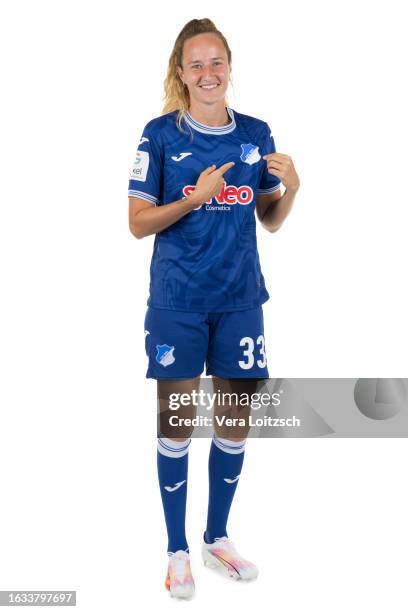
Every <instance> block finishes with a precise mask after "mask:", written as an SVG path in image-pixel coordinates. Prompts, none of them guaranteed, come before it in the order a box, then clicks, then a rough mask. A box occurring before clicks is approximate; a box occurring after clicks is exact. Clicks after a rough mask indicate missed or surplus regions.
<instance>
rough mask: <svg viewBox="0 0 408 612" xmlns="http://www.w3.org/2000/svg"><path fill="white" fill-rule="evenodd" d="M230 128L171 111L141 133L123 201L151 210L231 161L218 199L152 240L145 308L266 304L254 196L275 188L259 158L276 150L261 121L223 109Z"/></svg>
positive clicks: (216, 308)
mask: <svg viewBox="0 0 408 612" xmlns="http://www.w3.org/2000/svg"><path fill="white" fill-rule="evenodd" d="M227 111H228V114H229V116H230V119H231V122H230V123H229V124H228V125H225V126H221V127H209V126H206V125H204V124H202V123H199V122H197V121H196V120H194V119H193V117H192V116H191V115H190V114H189V113H186V115H185V118H184V119H183V121H182V129H183V132H181V131H180V129H179V128H178V127H177V125H176V118H177V111H174V112H171V113H167V114H165V115H162V116H160V117H157V118H155V119H153V120H152V121H150V122H149V123H148V124H147V125H146V127H145V129H144V130H143V134H142V137H141V139H140V143H139V145H138V151H137V153H136V156H135V161H134V163H133V167H132V169H131V173H130V179H129V190H128V194H129V196H134V197H136V198H141V199H143V200H147V201H148V202H151V203H152V204H154V205H155V206H165V205H166V204H169V203H171V202H175V201H176V200H181V199H183V198H185V197H187V196H188V194H189V193H191V191H193V190H194V187H195V185H196V182H197V180H198V177H199V175H200V173H201V172H202V171H203V170H205V169H206V168H208V167H209V166H211V165H212V164H215V165H216V167H217V168H219V167H220V166H221V165H222V164H224V163H226V162H230V161H233V162H235V166H233V167H232V168H230V169H229V170H228V171H227V172H225V173H224V184H223V187H222V189H221V191H220V193H219V194H217V195H216V196H215V197H213V198H212V199H211V200H209V201H208V202H205V203H204V204H202V205H201V206H198V207H197V208H196V209H194V210H192V211H191V212H189V213H188V214H187V215H185V216H184V217H182V218H181V219H179V220H178V221H177V222H176V223H173V224H172V225H170V226H169V227H167V228H166V229H164V230H162V231H161V232H158V233H157V234H156V236H155V241H154V248H153V256H152V260H151V264H150V294H149V298H148V300H147V305H148V306H152V307H154V308H165V309H171V310H182V311H189V312H230V311H234V310H247V309H250V308H255V307H256V306H259V305H261V304H263V303H264V302H266V300H268V299H269V294H268V291H267V289H266V287H265V281H264V277H263V274H262V272H261V267H260V263H259V255H258V249H257V242H256V221H255V204H256V196H257V194H267V193H272V192H273V191H276V190H277V189H279V188H280V179H279V178H278V177H276V176H274V175H272V174H269V173H268V170H267V165H266V161H265V160H263V159H262V156H263V155H265V154H267V153H274V152H275V143H274V139H273V136H272V133H271V130H270V128H269V126H268V124H267V123H265V122H264V121H261V120H259V119H255V118H254V117H250V116H248V115H243V114H241V113H238V112H236V111H234V110H233V109H232V108H230V107H227Z"/></svg>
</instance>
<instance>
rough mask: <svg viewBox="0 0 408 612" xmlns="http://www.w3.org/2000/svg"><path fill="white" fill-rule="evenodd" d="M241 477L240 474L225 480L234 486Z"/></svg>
mask: <svg viewBox="0 0 408 612" xmlns="http://www.w3.org/2000/svg"><path fill="white" fill-rule="evenodd" d="M240 476H241V474H238V476H235V478H224V480H225V482H227V483H228V484H233V483H234V482H237V480H238V478H239V477H240Z"/></svg>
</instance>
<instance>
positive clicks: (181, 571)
mask: <svg viewBox="0 0 408 612" xmlns="http://www.w3.org/2000/svg"><path fill="white" fill-rule="evenodd" d="M167 554H168V556H169V557H170V563H171V567H172V569H173V571H174V574H175V576H176V578H177V579H178V580H179V581H180V582H183V581H184V578H185V575H186V571H185V570H186V563H187V561H188V555H187V553H186V552H184V551H181V552H179V551H177V552H175V553H173V552H169V553H167Z"/></svg>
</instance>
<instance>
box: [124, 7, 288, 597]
mask: <svg viewBox="0 0 408 612" xmlns="http://www.w3.org/2000/svg"><path fill="white" fill-rule="evenodd" d="M230 74H231V51H230V48H229V46H228V43H227V41H226V39H225V37H224V36H223V34H222V33H221V32H219V31H218V30H217V28H216V27H215V25H214V23H213V22H212V21H210V20H209V19H194V20H192V21H190V22H189V23H187V24H186V25H185V26H184V28H183V29H182V30H181V32H180V34H179V35H178V37H177V39H176V42H175V44H174V48H173V51H172V53H171V56H170V59H169V65H168V72H167V77H166V79H165V83H164V85H165V106H164V109H163V114H162V115H161V116H160V117H157V118H155V119H152V120H151V121H150V122H149V123H147V125H146V127H145V129H144V131H143V134H142V137H141V140H140V143H139V146H138V151H137V153H136V158H135V161H134V164H133V168H132V170H131V175H130V180H129V191H128V195H129V226H130V230H131V232H132V234H133V235H134V236H135V237H136V238H143V237H144V236H148V235H151V234H155V241H154V249H153V256H152V260H151V266H150V294H149V298H148V301H147V306H148V308H147V312H146V316H145V321H144V323H145V343H146V344H145V346H146V353H147V355H148V358H149V364H148V369H147V373H146V377H147V378H154V379H156V380H157V391H158V398H159V403H160V411H161V412H160V416H161V417H163V418H160V435H159V436H158V451H157V467H158V477H159V484H160V491H161V497H162V501H163V508H164V516H165V521H166V526H167V533H168V548H167V552H168V555H169V565H168V572H167V576H166V581H165V585H166V587H167V589H168V590H169V591H170V594H171V595H172V596H174V597H180V598H182V597H190V596H191V595H192V594H193V593H194V580H193V577H192V574H191V568H190V562H189V547H188V543H187V539H186V534H185V510H186V494H187V466H188V448H189V444H190V438H191V433H192V429H191V428H190V429H189V428H188V427H187V428H185V429H184V430H182V431H181V432H180V430H178V431H177V432H176V431H175V429H174V428H171V427H170V426H169V423H168V421H166V418H164V417H165V415H166V414H167V412H168V401H169V396H170V394H171V393H173V392H177V393H182V392H191V391H193V390H197V389H198V388H199V383H200V378H199V377H200V375H201V373H202V371H203V364H204V362H206V374H207V375H212V376H213V381H214V383H215V386H217V387H218V388H222V389H229V390H232V391H234V388H236V385H237V383H238V382H239V380H242V379H247V381H248V382H249V381H250V380H257V379H263V378H268V376H269V374H268V369H267V363H266V354H265V341H264V330H263V312H262V304H263V303H264V302H266V300H267V299H269V294H268V292H267V290H266V288H265V282H264V277H263V275H262V272H261V269H260V263H259V256H258V251H257V243H256V221H255V211H256V214H257V216H258V219H259V221H260V222H261V224H262V225H263V227H264V228H265V229H267V230H268V231H269V232H275V231H276V230H278V229H279V228H280V226H281V225H282V223H283V221H284V219H285V218H286V217H287V215H288V214H289V212H290V210H291V208H292V205H293V202H294V198H295V194H296V192H297V190H298V188H299V178H298V175H297V173H296V171H295V168H294V165H293V162H292V159H291V158H290V157H289V156H288V155H284V154H283V153H277V152H276V150H275V144H274V139H273V136H272V133H271V130H270V128H269V126H268V124H267V123H265V122H264V121H261V120H259V119H256V118H254V117H250V116H248V115H244V114H241V113H238V112H237V111H235V110H233V109H232V108H230V107H229V106H228V104H227V99H226V91H227V88H228V83H229V80H230ZM281 183H282V184H283V185H284V187H285V188H286V190H285V193H284V194H283V195H281V192H280V187H281ZM182 415H183V416H188V415H189V416H194V407H193V405H190V406H185V407H183V411H182ZM223 431H224V430H221V429H220V428H215V435H214V437H213V440H212V443H211V450H210V456H209V501H208V514H207V526H206V529H205V531H204V535H203V544H202V557H203V560H204V562H205V564H206V565H207V566H209V567H213V568H220V569H223V570H224V571H225V572H226V574H227V575H228V576H230V577H232V578H234V579H241V580H249V579H252V578H255V577H256V575H257V573H258V570H257V568H256V567H255V565H254V564H253V563H251V562H249V561H247V560H245V559H243V558H242V557H241V555H240V554H239V553H238V552H237V550H236V549H235V547H234V545H233V544H232V542H231V540H230V539H229V537H228V534H227V529H226V526H227V519H228V514H229V510H230V507H231V503H232V499H233V496H234V493H235V489H236V487H237V482H238V478H239V476H240V473H241V467H242V464H243V458H244V450H245V441H246V434H247V432H246V434H245V437H242V436H241V438H240V437H239V436H238V437H237V436H236V435H235V436H231V435H228V434H224V437H223Z"/></svg>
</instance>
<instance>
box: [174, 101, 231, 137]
mask: <svg viewBox="0 0 408 612" xmlns="http://www.w3.org/2000/svg"><path fill="white" fill-rule="evenodd" d="M226 109H227V112H228V114H229V116H230V117H231V123H228V125H221V126H219V127H215V126H211V125H205V124H204V123H200V122H199V121H196V120H195V119H193V117H192V116H191V115H190V113H189V112H188V111H186V113H185V115H184V118H185V120H186V123H188V125H189V126H190V127H192V128H193V129H194V130H196V131H197V132H201V133H202V134H229V132H232V131H233V130H235V128H236V123H235V116H234V111H233V110H232V108H230V107H229V106H226Z"/></svg>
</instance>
